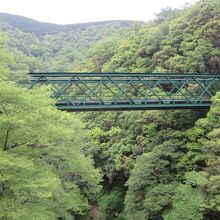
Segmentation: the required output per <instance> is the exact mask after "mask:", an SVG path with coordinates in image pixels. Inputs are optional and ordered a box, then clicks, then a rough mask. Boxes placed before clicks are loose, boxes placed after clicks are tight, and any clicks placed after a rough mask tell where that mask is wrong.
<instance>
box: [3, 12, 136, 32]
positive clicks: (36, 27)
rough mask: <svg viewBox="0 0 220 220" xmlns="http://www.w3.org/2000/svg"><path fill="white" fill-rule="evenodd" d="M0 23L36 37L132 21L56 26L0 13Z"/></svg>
mask: <svg viewBox="0 0 220 220" xmlns="http://www.w3.org/2000/svg"><path fill="white" fill-rule="evenodd" d="M0 22H4V23H7V24H9V25H11V26H13V27H15V28H18V29H20V30H21V31H24V32H28V33H33V34H36V35H38V36H44V35H47V34H55V33H58V32H67V31H76V30H77V29H79V28H80V29H82V28H88V27H91V26H93V25H95V26H102V25H105V24H107V23H108V24H111V23H117V24H118V25H121V26H129V25H130V24H132V23H133V22H132V21H100V22H89V23H80V24H67V25H58V24H51V23H46V22H40V21H36V20H34V19H31V18H26V17H23V16H19V15H11V14H7V13H0Z"/></svg>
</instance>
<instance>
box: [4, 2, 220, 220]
mask: <svg viewBox="0 0 220 220" xmlns="http://www.w3.org/2000/svg"><path fill="white" fill-rule="evenodd" d="M0 21H1V22H2V23H0V31H1V32H3V33H2V34H1V37H0V46H1V47H0V64H1V65H0V70H1V72H0V73H1V75H0V79H1V81H0V136H1V138H0V140H1V145H0V146H1V150H0V164H1V166H0V219H9V220H10V219H42V220H43V219H48V220H49V219H84V220H85V219H99V220H102V219H103V220H115V219H116V220H123V219H124V220H134V219H140V220H162V219H164V220H219V219H220V118H219V115H220V93H217V94H216V96H215V97H213V100H212V101H213V104H212V107H211V109H210V110H209V111H206V110H175V111H173V110H169V111H130V112H129V111H127V112H126V111H125V112H87V113H77V114H73V113H65V112H60V111H58V110H56V109H55V108H54V103H55V100H53V99H51V98H50V94H51V91H50V88H44V87H43V88H38V89H34V90H26V89H24V88H20V87H18V86H16V84H15V83H14V82H13V81H16V80H17V79H21V78H24V77H26V76H25V73H27V72H28V71H74V72H77V71H78V72H84V71H89V72H121V71H125V72H160V73H166V72H176V73H183V72H184V73H190V72H194V73H198V74H199V73H205V72H206V73H220V4H219V0H200V1H198V3H196V4H195V5H193V6H189V7H186V8H184V9H181V10H180V9H170V8H167V9H163V10H162V11H161V13H159V14H158V15H157V17H156V19H155V20H154V21H149V22H146V23H145V24H144V25H143V23H141V22H130V23H124V22H120V21H115V22H106V23H102V24H97V25H96V24H92V25H88V26H85V27H80V28H77V29H74V30H72V31H63V32H60V30H59V31H58V33H50V34H44V35H41V36H39V34H37V33H33V32H32V31H31V30H29V31H27V32H23V31H24V30H21V29H20V28H19V26H17V25H15V24H13V23H9V22H8V23H5V21H4V22H3V20H1V18H0ZM8 80H10V81H12V82H10V83H9V82H8Z"/></svg>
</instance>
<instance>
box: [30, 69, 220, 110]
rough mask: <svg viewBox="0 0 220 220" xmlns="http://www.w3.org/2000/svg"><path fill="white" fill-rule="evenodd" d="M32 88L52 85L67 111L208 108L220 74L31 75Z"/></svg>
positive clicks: (219, 85)
mask: <svg viewBox="0 0 220 220" xmlns="http://www.w3.org/2000/svg"><path fill="white" fill-rule="evenodd" d="M29 75H30V79H31V84H30V85H29V88H33V87H36V86H41V85H51V87H52V90H53V97H54V98H56V100H57V103H56V106H57V108H58V109H60V110H66V111H106V110H146V109H201V108H209V107H210V105H211V97H212V96H214V95H215V94H216V92H217V91H219V90H220V74H173V73H172V74H171V73H170V74H169V73H152V74H148V73H55V72H54V73H53V72H51V73H30V74H29Z"/></svg>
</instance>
